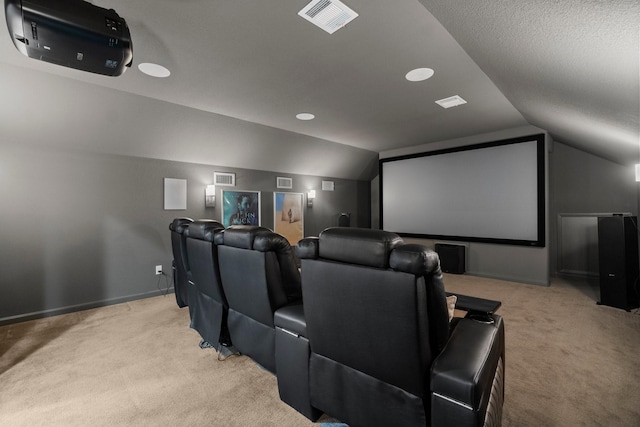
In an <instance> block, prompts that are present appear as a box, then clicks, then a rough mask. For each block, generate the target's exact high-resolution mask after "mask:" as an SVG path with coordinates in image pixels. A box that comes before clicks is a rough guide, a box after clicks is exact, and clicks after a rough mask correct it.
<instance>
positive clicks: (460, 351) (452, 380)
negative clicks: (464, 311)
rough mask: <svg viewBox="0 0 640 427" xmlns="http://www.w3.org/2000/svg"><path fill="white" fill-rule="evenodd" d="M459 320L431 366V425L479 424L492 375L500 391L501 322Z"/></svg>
mask: <svg viewBox="0 0 640 427" xmlns="http://www.w3.org/2000/svg"><path fill="white" fill-rule="evenodd" d="M491 317H492V319H493V323H485V322H479V321H476V320H472V319H469V318H464V319H460V321H459V322H458V324H457V326H456V327H455V328H454V329H453V331H452V333H451V337H450V339H449V341H448V343H447V345H446V347H445V348H444V349H443V350H442V352H441V353H440V354H439V355H438V357H437V358H436V360H435V361H434V363H433V365H432V367H431V378H430V383H431V405H432V414H431V416H432V425H438V426H449V425H482V421H483V420H484V417H485V414H486V412H487V406H488V403H489V399H490V397H491V393H492V390H494V389H496V386H495V385H494V382H495V378H496V377H497V376H499V377H500V385H499V387H497V388H498V390H494V391H495V392H498V393H501V396H503V394H504V383H503V382H502V377H503V372H498V371H499V370H503V369H504V368H503V366H504V361H503V359H504V348H505V347H504V342H505V341H504V324H503V322H502V317H500V316H498V315H492V316H491Z"/></svg>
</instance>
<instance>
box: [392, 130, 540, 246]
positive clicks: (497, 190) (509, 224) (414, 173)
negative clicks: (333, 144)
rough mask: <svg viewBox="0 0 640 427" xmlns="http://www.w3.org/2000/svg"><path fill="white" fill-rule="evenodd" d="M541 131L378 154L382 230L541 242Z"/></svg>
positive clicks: (435, 236)
mask: <svg viewBox="0 0 640 427" xmlns="http://www.w3.org/2000/svg"><path fill="white" fill-rule="evenodd" d="M544 188H545V181H544V135H542V134H540V135H533V136H529V137H524V138H517V139H509V140H504V141H495V142H489V143H485V144H477V145H472V146H466V147H460V148H455V149H450V150H439V151H434V152H429V153H421V154H416V155H411V156H402V157H393V158H388V159H382V160H380V222H381V228H382V229H383V230H387V231H392V232H395V233H398V234H400V235H404V236H411V237H425V238H431V239H443V240H458V241H469V242H474V241H476V242H488V243H500V244H512V245H524V246H544V245H545V241H544V235H545V232H544V227H545V221H544V212H545V205H544V203H545V202H544V199H545V197H544Z"/></svg>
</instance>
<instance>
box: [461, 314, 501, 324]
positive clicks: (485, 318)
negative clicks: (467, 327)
mask: <svg viewBox="0 0 640 427" xmlns="http://www.w3.org/2000/svg"><path fill="white" fill-rule="evenodd" d="M465 317H466V318H467V319H471V320H475V321H476V322H481V323H486V324H488V325H491V324H493V323H495V319H494V318H493V317H492V316H491V315H490V314H487V313H473V312H471V313H469V314H467V315H466V316H465Z"/></svg>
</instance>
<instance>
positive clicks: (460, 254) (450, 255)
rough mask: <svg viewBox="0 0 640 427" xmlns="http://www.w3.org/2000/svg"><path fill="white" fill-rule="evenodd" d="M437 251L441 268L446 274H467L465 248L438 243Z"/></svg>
mask: <svg viewBox="0 0 640 427" xmlns="http://www.w3.org/2000/svg"><path fill="white" fill-rule="evenodd" d="M435 250H436V252H437V253H438V256H439V257H440V268H441V269H442V271H443V272H445V273H454V274H463V273H464V272H465V256H464V246H462V245H448V244H443V243H436V246H435Z"/></svg>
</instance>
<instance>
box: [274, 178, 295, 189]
mask: <svg viewBox="0 0 640 427" xmlns="http://www.w3.org/2000/svg"><path fill="white" fill-rule="evenodd" d="M276 187H278V188H293V178H285V177H283V176H279V177H277V178H276Z"/></svg>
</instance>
